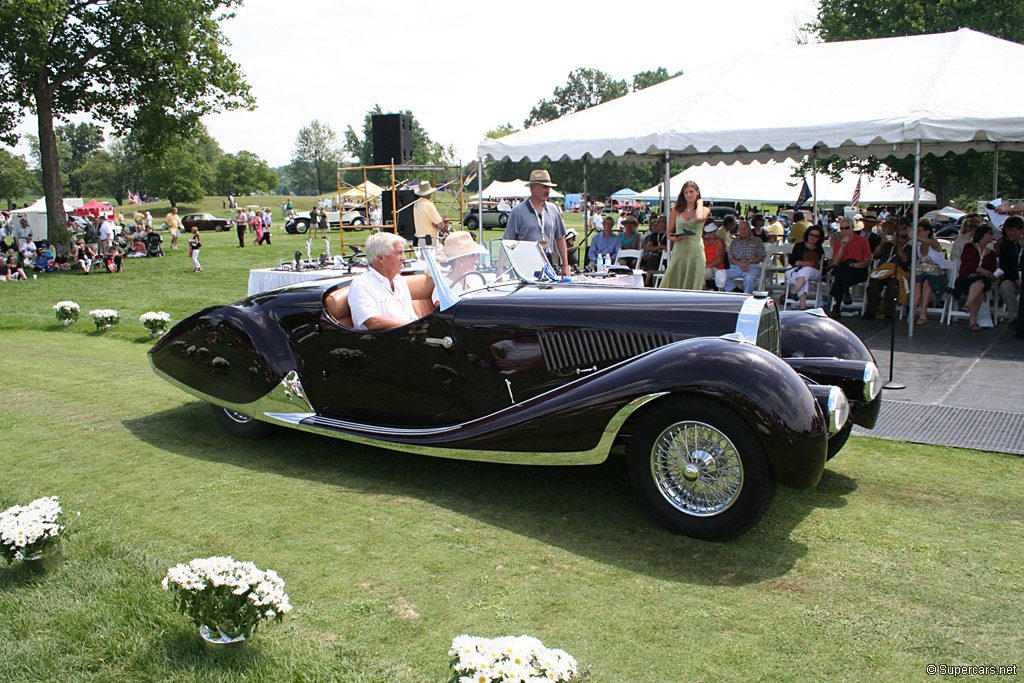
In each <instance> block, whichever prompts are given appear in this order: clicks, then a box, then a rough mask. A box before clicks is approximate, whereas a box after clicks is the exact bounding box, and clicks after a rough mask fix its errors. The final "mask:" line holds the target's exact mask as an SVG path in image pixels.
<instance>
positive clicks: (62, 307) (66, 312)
mask: <svg viewBox="0 0 1024 683" xmlns="http://www.w3.org/2000/svg"><path fill="white" fill-rule="evenodd" d="M53 310H54V311H56V316H57V320H59V321H61V322H62V323H64V324H65V325H70V324H71V323H73V322H75V321H76V320H78V312H79V310H81V309H80V308H79V307H78V304H76V303H75V302H74V301H58V302H57V303H55V304H54V305H53Z"/></svg>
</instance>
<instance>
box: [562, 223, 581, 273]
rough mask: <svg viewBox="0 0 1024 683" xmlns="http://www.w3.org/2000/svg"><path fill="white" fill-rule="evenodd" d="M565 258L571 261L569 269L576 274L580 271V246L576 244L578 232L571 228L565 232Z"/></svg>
mask: <svg viewBox="0 0 1024 683" xmlns="http://www.w3.org/2000/svg"><path fill="white" fill-rule="evenodd" d="M565 256H566V258H568V259H569V267H570V268H572V270H573V272H574V273H578V272H579V270H580V246H579V245H578V244H576V231H575V230H573V229H572V228H569V229H568V230H566V231H565Z"/></svg>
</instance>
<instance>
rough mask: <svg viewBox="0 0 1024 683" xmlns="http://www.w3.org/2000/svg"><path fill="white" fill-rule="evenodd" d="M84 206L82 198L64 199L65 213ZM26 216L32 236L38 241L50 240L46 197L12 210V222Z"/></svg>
mask: <svg viewBox="0 0 1024 683" xmlns="http://www.w3.org/2000/svg"><path fill="white" fill-rule="evenodd" d="M81 206H82V200H81V199H80V198H71V199H65V200H64V213H66V214H70V213H73V212H74V211H75V210H76V209H77V208H79V207H81ZM21 218H24V219H26V220H27V221H28V227H29V229H30V230H31V231H32V237H33V238H34V239H35V240H36V241H37V242H38V241H41V240H42V241H49V239H50V234H49V232H48V231H47V229H46V198H45V197H40V198H39V199H37V200H36V201H35V202H34V203H33V204H31V205H29V206H26V207H25V208H23V209H15V210H13V211H11V222H12V224H14V223H16V221H18V220H20V219H21Z"/></svg>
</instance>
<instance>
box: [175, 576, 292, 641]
mask: <svg viewBox="0 0 1024 683" xmlns="http://www.w3.org/2000/svg"><path fill="white" fill-rule="evenodd" d="M161 585H163V587H164V590H167V591H171V592H173V593H174V598H175V603H176V604H177V606H178V609H179V610H180V611H181V612H182V614H184V615H185V616H186V617H188V618H189V619H190V620H191V621H192V622H193V623H195V624H196V625H197V626H198V627H199V635H200V636H201V637H202V639H203V645H204V646H205V647H206V648H207V650H208V651H211V652H215V653H216V652H223V651H225V650H231V649H237V648H240V647H242V646H244V644H245V641H246V639H247V638H249V637H250V636H252V634H253V633H254V632H255V631H256V629H257V627H258V626H259V625H260V624H261V623H263V622H264V621H276V622H280V621H281V619H282V618H283V617H284V615H285V614H287V613H288V612H290V611H291V609H292V606H291V604H290V603H289V602H288V595H287V594H286V593H285V592H284V581H283V580H281V577H279V576H278V575H277V573H276V572H274V571H273V570H270V569H268V570H266V571H264V570H262V569H259V568H257V567H256V565H255V564H253V563H252V562H238V561H235V560H234V559H232V558H230V557H207V558H202V559H199V558H197V559H195V560H192V561H191V562H189V563H188V564H179V565H176V566H174V567H171V568H170V569H169V570H168V571H167V576H166V577H164V580H163V582H162V584H161Z"/></svg>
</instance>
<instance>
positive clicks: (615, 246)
mask: <svg viewBox="0 0 1024 683" xmlns="http://www.w3.org/2000/svg"><path fill="white" fill-rule="evenodd" d="M614 226H615V220H614V219H613V218H612V217H611V216H605V217H604V219H603V221H602V225H601V232H600V233H599V234H597V235H594V238H593V239H592V240H591V241H590V249H589V250H588V251H587V264H588V265H595V264H596V263H597V261H598V259H599V258H600V257H603V256H608V257H609V260H610V261H611V262H612V263H615V259H616V257H617V256H618V255H619V247H620V246H621V244H622V242H621V241H620V240H619V238H618V237H616V236H615V235H613V234H612V228H613V227H614Z"/></svg>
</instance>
